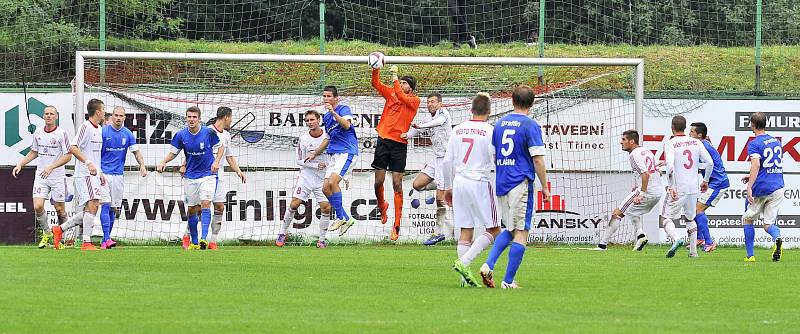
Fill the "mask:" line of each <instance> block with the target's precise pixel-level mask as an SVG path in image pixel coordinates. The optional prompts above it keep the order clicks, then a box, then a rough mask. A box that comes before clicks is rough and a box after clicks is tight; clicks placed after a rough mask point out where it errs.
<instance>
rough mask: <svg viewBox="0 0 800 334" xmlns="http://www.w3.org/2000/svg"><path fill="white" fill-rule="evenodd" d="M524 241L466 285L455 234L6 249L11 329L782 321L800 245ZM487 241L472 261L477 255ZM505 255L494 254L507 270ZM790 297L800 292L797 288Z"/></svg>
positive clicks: (438, 328)
mask: <svg viewBox="0 0 800 334" xmlns="http://www.w3.org/2000/svg"><path fill="white" fill-rule="evenodd" d="M665 251H666V248H665V247H648V248H647V249H646V250H645V252H643V253H634V252H631V251H629V250H628V248H627V247H625V248H611V249H610V250H609V251H607V252H604V253H599V252H591V251H582V250H576V249H558V248H553V247H546V248H534V247H529V248H528V252H527V253H526V255H525V259H524V261H523V265H522V266H521V268H520V270H519V272H518V275H517V278H518V281H519V283H520V285H521V286H523V287H524V288H523V289H520V290H516V291H506V290H500V289H494V290H491V289H475V288H472V289H469V288H460V287H459V284H458V282H459V279H458V277H457V274H456V273H455V272H453V271H452V270H451V269H450V266H451V265H452V261H453V260H454V259H455V250H454V249H453V247H452V246H441V247H429V248H423V247H421V246H411V245H407V246H347V247H333V246H332V247H329V248H328V249H324V250H319V249H315V248H311V247H285V248H282V249H279V248H276V247H223V248H222V249H221V250H219V251H216V252H212V251H193V252H187V251H183V250H181V249H180V248H179V247H122V248H118V249H114V250H111V251H102V252H92V253H86V252H80V251H78V250H74V249H67V250H64V251H61V252H58V253H56V252H55V251H53V250H52V249H47V250H39V249H36V248H35V247H0V277H2V280H0V291H2V296H3V298H2V300H3V302H2V303H0V315H2V317H1V318H2V319H3V321H2V322H3V325H2V330H0V332H12V333H17V332H37V333H41V332H52V331H53V330H55V331H57V332H59V333H62V332H87V331H89V330H91V331H94V330H96V329H102V330H110V331H112V332H188V331H201V332H209V333H218V332H325V333H329V332H350V333H352V332H367V331H369V332H378V331H380V332H406V333H408V332H481V331H485V332H499V333H502V332H542V331H543V332H579V333H587V332H598V333H599V332H604V333H605V332H647V333H650V332H679V331H686V330H692V331H694V332H724V331H731V332H737V333H741V332H779V331H782V330H786V329H789V328H792V327H791V326H793V324H796V322H795V321H796V315H797V313H798V311H800V306H798V305H800V304H798V303H797V297H796V291H795V290H796V289H795V286H794V284H793V282H792V281H790V280H788V278H791V277H798V274H799V273H800V262H798V261H796V260H795V259H796V258H797V257H798V256H797V255H799V254H800V251H797V250H786V251H785V254H784V256H785V258H784V261H781V262H780V263H773V262H771V261H770V256H769V255H770V253H771V252H770V250H766V249H757V250H756V257H757V258H758V262H756V263H744V262H742V259H743V257H744V250H743V249H741V248H720V249H718V250H717V251H715V252H714V253H711V254H701V258H699V259H689V258H687V257H686V251H685V250H682V251H681V252H679V253H678V255H677V256H676V257H675V258H673V259H665V258H664V257H663V255H664V252H665ZM485 256H486V253H484V254H483V256H482V257H480V258H479V259H478V260H477V261H476V263H475V264H473V271H474V272H475V273H476V275H477V269H478V267H479V265H480V263H481V261H483V259H484V258H485ZM505 262H506V256H505V255H504V256H503V257H501V259H500V261H499V262H498V266H497V268H496V269H497V270H496V276H497V280H498V283H499V280H500V279H501V278H502V275H503V272H504V268H505ZM791 296H795V297H791Z"/></svg>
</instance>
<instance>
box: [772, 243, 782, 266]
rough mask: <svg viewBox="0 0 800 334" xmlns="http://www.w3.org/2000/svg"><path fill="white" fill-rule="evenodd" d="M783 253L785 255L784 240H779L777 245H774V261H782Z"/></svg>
mask: <svg viewBox="0 0 800 334" xmlns="http://www.w3.org/2000/svg"><path fill="white" fill-rule="evenodd" d="M781 253H783V239H781V238H778V239H777V240H775V244H774V245H772V261H773V262H778V261H780V260H781Z"/></svg>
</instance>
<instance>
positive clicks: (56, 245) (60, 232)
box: [53, 225, 64, 250]
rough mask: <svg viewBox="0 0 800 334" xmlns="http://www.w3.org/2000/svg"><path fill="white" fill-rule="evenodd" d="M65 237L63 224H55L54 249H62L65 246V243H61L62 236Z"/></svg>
mask: <svg viewBox="0 0 800 334" xmlns="http://www.w3.org/2000/svg"><path fill="white" fill-rule="evenodd" d="M63 237H64V231H63V230H62V229H61V226H58V225H56V226H53V249H56V250H58V249H62V248H64V246H63V244H62V243H61V238H63Z"/></svg>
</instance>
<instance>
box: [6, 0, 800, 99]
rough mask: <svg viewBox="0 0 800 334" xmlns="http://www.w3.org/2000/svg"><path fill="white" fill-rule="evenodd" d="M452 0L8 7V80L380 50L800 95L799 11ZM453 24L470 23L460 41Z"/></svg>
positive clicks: (707, 0)
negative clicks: (155, 57)
mask: <svg viewBox="0 0 800 334" xmlns="http://www.w3.org/2000/svg"><path fill="white" fill-rule="evenodd" d="M452 2H459V1H448V0H436V1H434V0H417V1H411V0H399V1H376V0H327V1H326V0H282V1H277V0H264V1H255V0H189V1H178V0H116V1H108V0H88V1H80V0H0V82H2V83H3V85H4V86H6V87H9V86H10V87H18V86H21V85H26V86H29V87H35V86H48V85H55V86H65V85H66V84H68V83H69V81H70V80H71V78H72V76H73V75H74V73H73V71H74V69H73V67H74V65H73V57H74V52H75V50H78V49H84V50H104V49H107V50H124V51H176V52H186V51H193V52H209V51H214V52H231V53H244V52H247V53H251V52H278V53H329V54H366V53H368V52H369V51H370V50H374V49H376V48H379V49H384V50H387V53H390V54H414V55H424V54H433V55H457V56H471V55H481V56H486V55H496V56H506V55H514V56H532V57H536V56H546V57H587V56H599V57H644V58H645V59H646V61H647V64H648V72H647V79H646V81H647V89H648V91H649V92H651V93H653V94H656V93H659V94H663V95H667V96H686V95H687V94H691V95H697V94H703V95H705V96H728V95H769V96H777V97H791V96H800V88H798V87H800V83H797V81H800V80H797V78H798V77H800V66H798V65H799V64H798V59H800V2H797V1H792V0H750V1H742V0H701V1H689V0H672V1H663V0H641V1H638V0H541V1H524V0H487V1H461V3H460V4H459V5H458V6H456V7H449V6H448V3H452ZM457 14H458V15H457ZM457 17H462V18H463V19H464V20H465V22H466V29H465V31H464V34H459V33H458V32H459V31H458V27H459V25H458V24H456V22H457V21H458V20H457ZM465 35H473V36H475V37H476V39H477V42H478V45H479V48H478V50H469V49H467V46H466V44H462V43H456V44H458V45H459V46H460V47H461V48H460V49H453V46H452V45H453V42H463V39H464V37H463V36H465ZM343 41H363V42H366V43H344V42H343ZM371 43H375V44H371ZM376 44H380V45H376Z"/></svg>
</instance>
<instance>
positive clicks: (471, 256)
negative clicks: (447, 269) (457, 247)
mask: <svg viewBox="0 0 800 334" xmlns="http://www.w3.org/2000/svg"><path fill="white" fill-rule="evenodd" d="M492 242H494V236H492V234H491V233H489V232H483V234H481V236H479V237H478V238H477V239H475V241H474V242H473V243H472V246H470V247H469V249H468V250H467V251H466V252H465V253H464V255H461V256H460V257H459V258H458V259H459V260H461V263H463V264H464V265H465V266H468V265H470V263H472V260H475V258H476V257H478V254H480V253H481V252H483V250H484V249H486V247H489V246H491V245H492Z"/></svg>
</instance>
